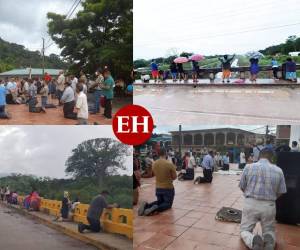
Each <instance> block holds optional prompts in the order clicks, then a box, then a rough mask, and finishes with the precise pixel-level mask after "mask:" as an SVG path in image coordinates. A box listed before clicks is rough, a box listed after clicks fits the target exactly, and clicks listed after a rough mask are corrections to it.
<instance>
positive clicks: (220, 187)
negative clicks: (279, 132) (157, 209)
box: [134, 172, 300, 250]
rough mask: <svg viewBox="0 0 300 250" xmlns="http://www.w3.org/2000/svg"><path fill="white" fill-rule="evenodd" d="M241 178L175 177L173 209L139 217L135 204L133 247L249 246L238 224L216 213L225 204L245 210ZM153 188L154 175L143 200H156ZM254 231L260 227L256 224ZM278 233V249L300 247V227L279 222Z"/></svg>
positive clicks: (217, 249)
mask: <svg viewBox="0 0 300 250" xmlns="http://www.w3.org/2000/svg"><path fill="white" fill-rule="evenodd" d="M198 175H200V172H199V173H198V172H197V174H196V176H198ZM239 179H240V176H239V175H220V174H214V179H213V183H212V184H201V185H194V184H193V182H192V181H184V182H181V181H178V180H176V181H175V182H174V184H175V193H176V195H175V200H174V205H173V208H172V209H170V210H168V211H166V212H163V213H161V214H159V215H154V216H149V217H140V216H138V215H137V208H138V207H137V206H136V207H135V208H134V211H135V219H134V249H136V250H146V249H147V250H151V249H152V250H153V249H168V250H175V249H176V250H189V249H193V250H196V249H203V250H237V249H247V248H246V247H245V246H244V245H243V243H242V241H241V240H240V237H239V224H236V223H227V222H220V221H217V220H215V214H216V212H217V211H218V210H219V209H220V208H221V207H223V206H229V207H234V208H237V209H242V206H243V196H242V192H241V191H240V190H239V188H238V183H239ZM154 190H155V180H154V178H151V179H142V187H141V190H140V201H143V200H146V201H152V200H155V195H154ZM255 230H257V231H259V230H260V228H259V227H258V226H257V228H256V229H255ZM276 233H277V249H278V250H279V249H280V250H300V227H297V226H290V225H283V224H277V225H276Z"/></svg>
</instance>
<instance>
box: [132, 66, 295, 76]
mask: <svg viewBox="0 0 300 250" xmlns="http://www.w3.org/2000/svg"><path fill="white" fill-rule="evenodd" d="M259 68H260V73H261V72H263V73H267V74H268V77H269V78H272V77H273V72H272V70H273V69H272V66H271V65H262V66H259ZM296 69H297V70H300V64H297V65H296ZM230 71H231V72H234V73H237V74H238V76H239V77H240V78H241V79H243V78H246V77H247V74H248V73H249V71H250V67H249V66H240V67H232V68H231V69H230ZM219 72H222V68H221V67H215V68H201V67H200V70H199V74H200V76H201V77H202V78H209V79H211V80H213V79H215V77H216V74H217V73H219ZM137 73H139V74H149V75H151V69H150V68H149V69H144V70H142V71H139V70H137ZM185 73H186V74H187V75H188V76H191V75H192V73H193V71H192V70H185ZM139 74H138V75H139ZM278 77H279V78H283V76H282V66H279V67H278ZM138 78H139V76H138ZM169 78H171V74H170V75H169Z"/></svg>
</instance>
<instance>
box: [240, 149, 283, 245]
mask: <svg viewBox="0 0 300 250" xmlns="http://www.w3.org/2000/svg"><path fill="white" fill-rule="evenodd" d="M272 157H273V151H272V150H270V149H267V148H264V149H262V150H261V152H260V157H259V161H258V162H256V163H253V164H250V165H247V166H246V167H245V169H244V171H243V174H242V176H241V181H240V184H239V187H240V188H241V190H242V191H243V192H244V196H245V201H244V202H245V203H244V208H243V212H242V222H241V227H240V229H241V238H242V239H243V241H244V242H245V244H246V245H247V247H249V248H250V249H255V250H260V249H265V250H273V249H274V247H275V215H276V205H275V201H276V199H277V198H278V197H279V196H280V195H281V194H284V193H286V185H285V180H284V175H283V172H282V170H281V169H280V168H279V167H277V166H276V165H274V164H272V163H271V161H272ZM257 222H260V224H261V228H262V236H263V238H262V237H261V236H260V235H258V234H257V235H254V234H253V229H254V227H255V225H256V223H257Z"/></svg>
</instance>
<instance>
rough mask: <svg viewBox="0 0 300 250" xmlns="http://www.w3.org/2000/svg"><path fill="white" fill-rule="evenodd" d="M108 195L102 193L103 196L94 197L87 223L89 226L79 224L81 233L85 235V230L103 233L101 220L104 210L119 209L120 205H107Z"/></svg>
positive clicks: (106, 192) (104, 192)
mask: <svg viewBox="0 0 300 250" xmlns="http://www.w3.org/2000/svg"><path fill="white" fill-rule="evenodd" d="M108 195H109V192H108V191H102V192H101V194H99V195H97V196H96V197H94V199H93V200H92V202H91V204H90V207H89V209H88V212H87V221H88V222H89V225H85V224H83V223H79V224H78V232H79V233H83V231H84V230H90V231H92V232H96V233H98V232H100V231H101V223H100V218H101V215H102V213H103V210H104V209H111V208H116V207H119V206H118V204H107V202H106V199H107V196H108Z"/></svg>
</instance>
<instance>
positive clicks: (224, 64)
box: [219, 55, 235, 83]
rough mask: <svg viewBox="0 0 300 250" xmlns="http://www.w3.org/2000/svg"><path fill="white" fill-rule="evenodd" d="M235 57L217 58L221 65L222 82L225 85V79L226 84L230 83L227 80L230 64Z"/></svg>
mask: <svg viewBox="0 0 300 250" xmlns="http://www.w3.org/2000/svg"><path fill="white" fill-rule="evenodd" d="M234 57H235V55H233V56H232V57H230V58H229V57H228V55H224V56H223V57H221V58H219V61H220V62H221V64H222V82H223V83H225V79H227V83H230V81H229V78H230V75H231V72H230V70H231V63H232V61H233V59H234Z"/></svg>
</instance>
